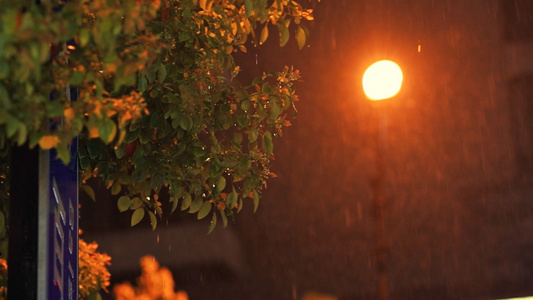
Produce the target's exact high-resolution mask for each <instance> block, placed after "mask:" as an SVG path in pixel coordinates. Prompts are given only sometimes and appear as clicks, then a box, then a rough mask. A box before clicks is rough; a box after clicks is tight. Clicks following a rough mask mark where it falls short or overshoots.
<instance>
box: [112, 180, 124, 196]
mask: <svg viewBox="0 0 533 300" xmlns="http://www.w3.org/2000/svg"><path fill="white" fill-rule="evenodd" d="M121 190H122V185H121V184H120V182H118V180H117V181H115V182H114V183H113V186H112V187H111V195H118V193H120V191H121Z"/></svg>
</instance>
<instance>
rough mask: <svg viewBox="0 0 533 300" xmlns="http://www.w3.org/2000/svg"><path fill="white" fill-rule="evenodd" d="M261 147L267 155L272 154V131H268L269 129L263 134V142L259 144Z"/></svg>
mask: <svg viewBox="0 0 533 300" xmlns="http://www.w3.org/2000/svg"><path fill="white" fill-rule="evenodd" d="M261 148H262V150H263V151H264V152H265V153H266V155H267V156H271V155H272V151H273V149H274V144H273V143H272V133H270V131H266V132H265V133H264V134H263V143H262V145H261Z"/></svg>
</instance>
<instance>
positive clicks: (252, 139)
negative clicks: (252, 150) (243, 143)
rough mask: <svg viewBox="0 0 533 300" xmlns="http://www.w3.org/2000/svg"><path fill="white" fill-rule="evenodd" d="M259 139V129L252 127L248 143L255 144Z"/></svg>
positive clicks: (249, 131)
mask: <svg viewBox="0 0 533 300" xmlns="http://www.w3.org/2000/svg"><path fill="white" fill-rule="evenodd" d="M258 137H259V132H257V128H255V127H250V129H249V130H248V142H250V143H253V142H255V141H257V138H258Z"/></svg>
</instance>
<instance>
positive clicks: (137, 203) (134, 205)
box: [129, 197, 143, 210]
mask: <svg viewBox="0 0 533 300" xmlns="http://www.w3.org/2000/svg"><path fill="white" fill-rule="evenodd" d="M142 206H143V201H142V200H141V198H139V197H134V198H133V199H131V202H130V206H129V209H131V210H136V209H139V208H141V207H142Z"/></svg>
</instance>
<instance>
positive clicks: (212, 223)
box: [207, 214, 217, 234]
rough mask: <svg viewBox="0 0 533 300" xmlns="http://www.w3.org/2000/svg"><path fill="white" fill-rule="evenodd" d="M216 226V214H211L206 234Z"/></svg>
mask: <svg viewBox="0 0 533 300" xmlns="http://www.w3.org/2000/svg"><path fill="white" fill-rule="evenodd" d="M216 226H217V214H213V216H212V217H211V224H209V229H208V230H207V234H210V233H211V232H213V230H214V229H215V227H216Z"/></svg>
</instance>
